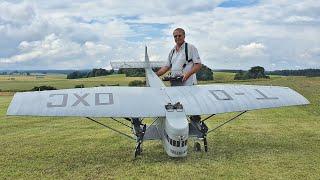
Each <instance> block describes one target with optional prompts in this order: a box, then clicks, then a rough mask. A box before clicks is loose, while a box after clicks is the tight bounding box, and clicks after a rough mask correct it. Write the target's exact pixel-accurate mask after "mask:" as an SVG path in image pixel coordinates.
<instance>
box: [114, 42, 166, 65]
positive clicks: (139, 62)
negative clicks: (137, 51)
mask: <svg viewBox="0 0 320 180" xmlns="http://www.w3.org/2000/svg"><path fill="white" fill-rule="evenodd" d="M110 63H111V66H112V68H113V69H120V68H157V67H162V66H164V65H165V64H166V62H164V61H151V62H150V60H149V56H148V48H147V46H146V47H145V53H144V61H127V62H124V61H123V62H120V61H117V62H110Z"/></svg>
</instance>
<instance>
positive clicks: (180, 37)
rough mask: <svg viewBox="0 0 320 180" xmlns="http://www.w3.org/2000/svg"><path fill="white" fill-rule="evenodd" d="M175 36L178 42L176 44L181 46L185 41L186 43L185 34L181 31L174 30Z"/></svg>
mask: <svg viewBox="0 0 320 180" xmlns="http://www.w3.org/2000/svg"><path fill="white" fill-rule="evenodd" d="M173 38H174V41H175V42H176V44H177V45H178V46H181V45H182V44H183V43H184V38H185V36H184V34H183V33H182V32H180V31H174V32H173Z"/></svg>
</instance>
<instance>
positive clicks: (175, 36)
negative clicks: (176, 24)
mask: <svg viewBox="0 0 320 180" xmlns="http://www.w3.org/2000/svg"><path fill="white" fill-rule="evenodd" d="M182 36H183V35H181V34H179V35H174V36H173V37H174V38H177V37H182Z"/></svg>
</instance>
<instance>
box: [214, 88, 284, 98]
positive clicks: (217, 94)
mask: <svg viewBox="0 0 320 180" xmlns="http://www.w3.org/2000/svg"><path fill="white" fill-rule="evenodd" d="M254 91H256V92H257V93H258V95H259V96H261V97H256V99H257V100H270V99H279V98H278V97H269V96H267V95H266V94H264V93H263V92H261V91H260V90H259V89H254ZM209 92H210V93H211V94H212V95H213V96H214V97H215V98H216V99H217V100H219V101H221V100H222V101H225V100H233V98H232V97H231V95H230V94H228V93H227V92H226V91H225V90H221V89H219V90H209ZM235 95H245V93H243V92H237V93H235Z"/></svg>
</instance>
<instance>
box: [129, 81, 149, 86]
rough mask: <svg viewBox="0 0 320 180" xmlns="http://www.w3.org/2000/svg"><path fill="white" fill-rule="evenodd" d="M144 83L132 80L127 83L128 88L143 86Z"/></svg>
mask: <svg viewBox="0 0 320 180" xmlns="http://www.w3.org/2000/svg"><path fill="white" fill-rule="evenodd" d="M145 85H146V82H145V81H140V80H134V81H130V82H129V86H145Z"/></svg>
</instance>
